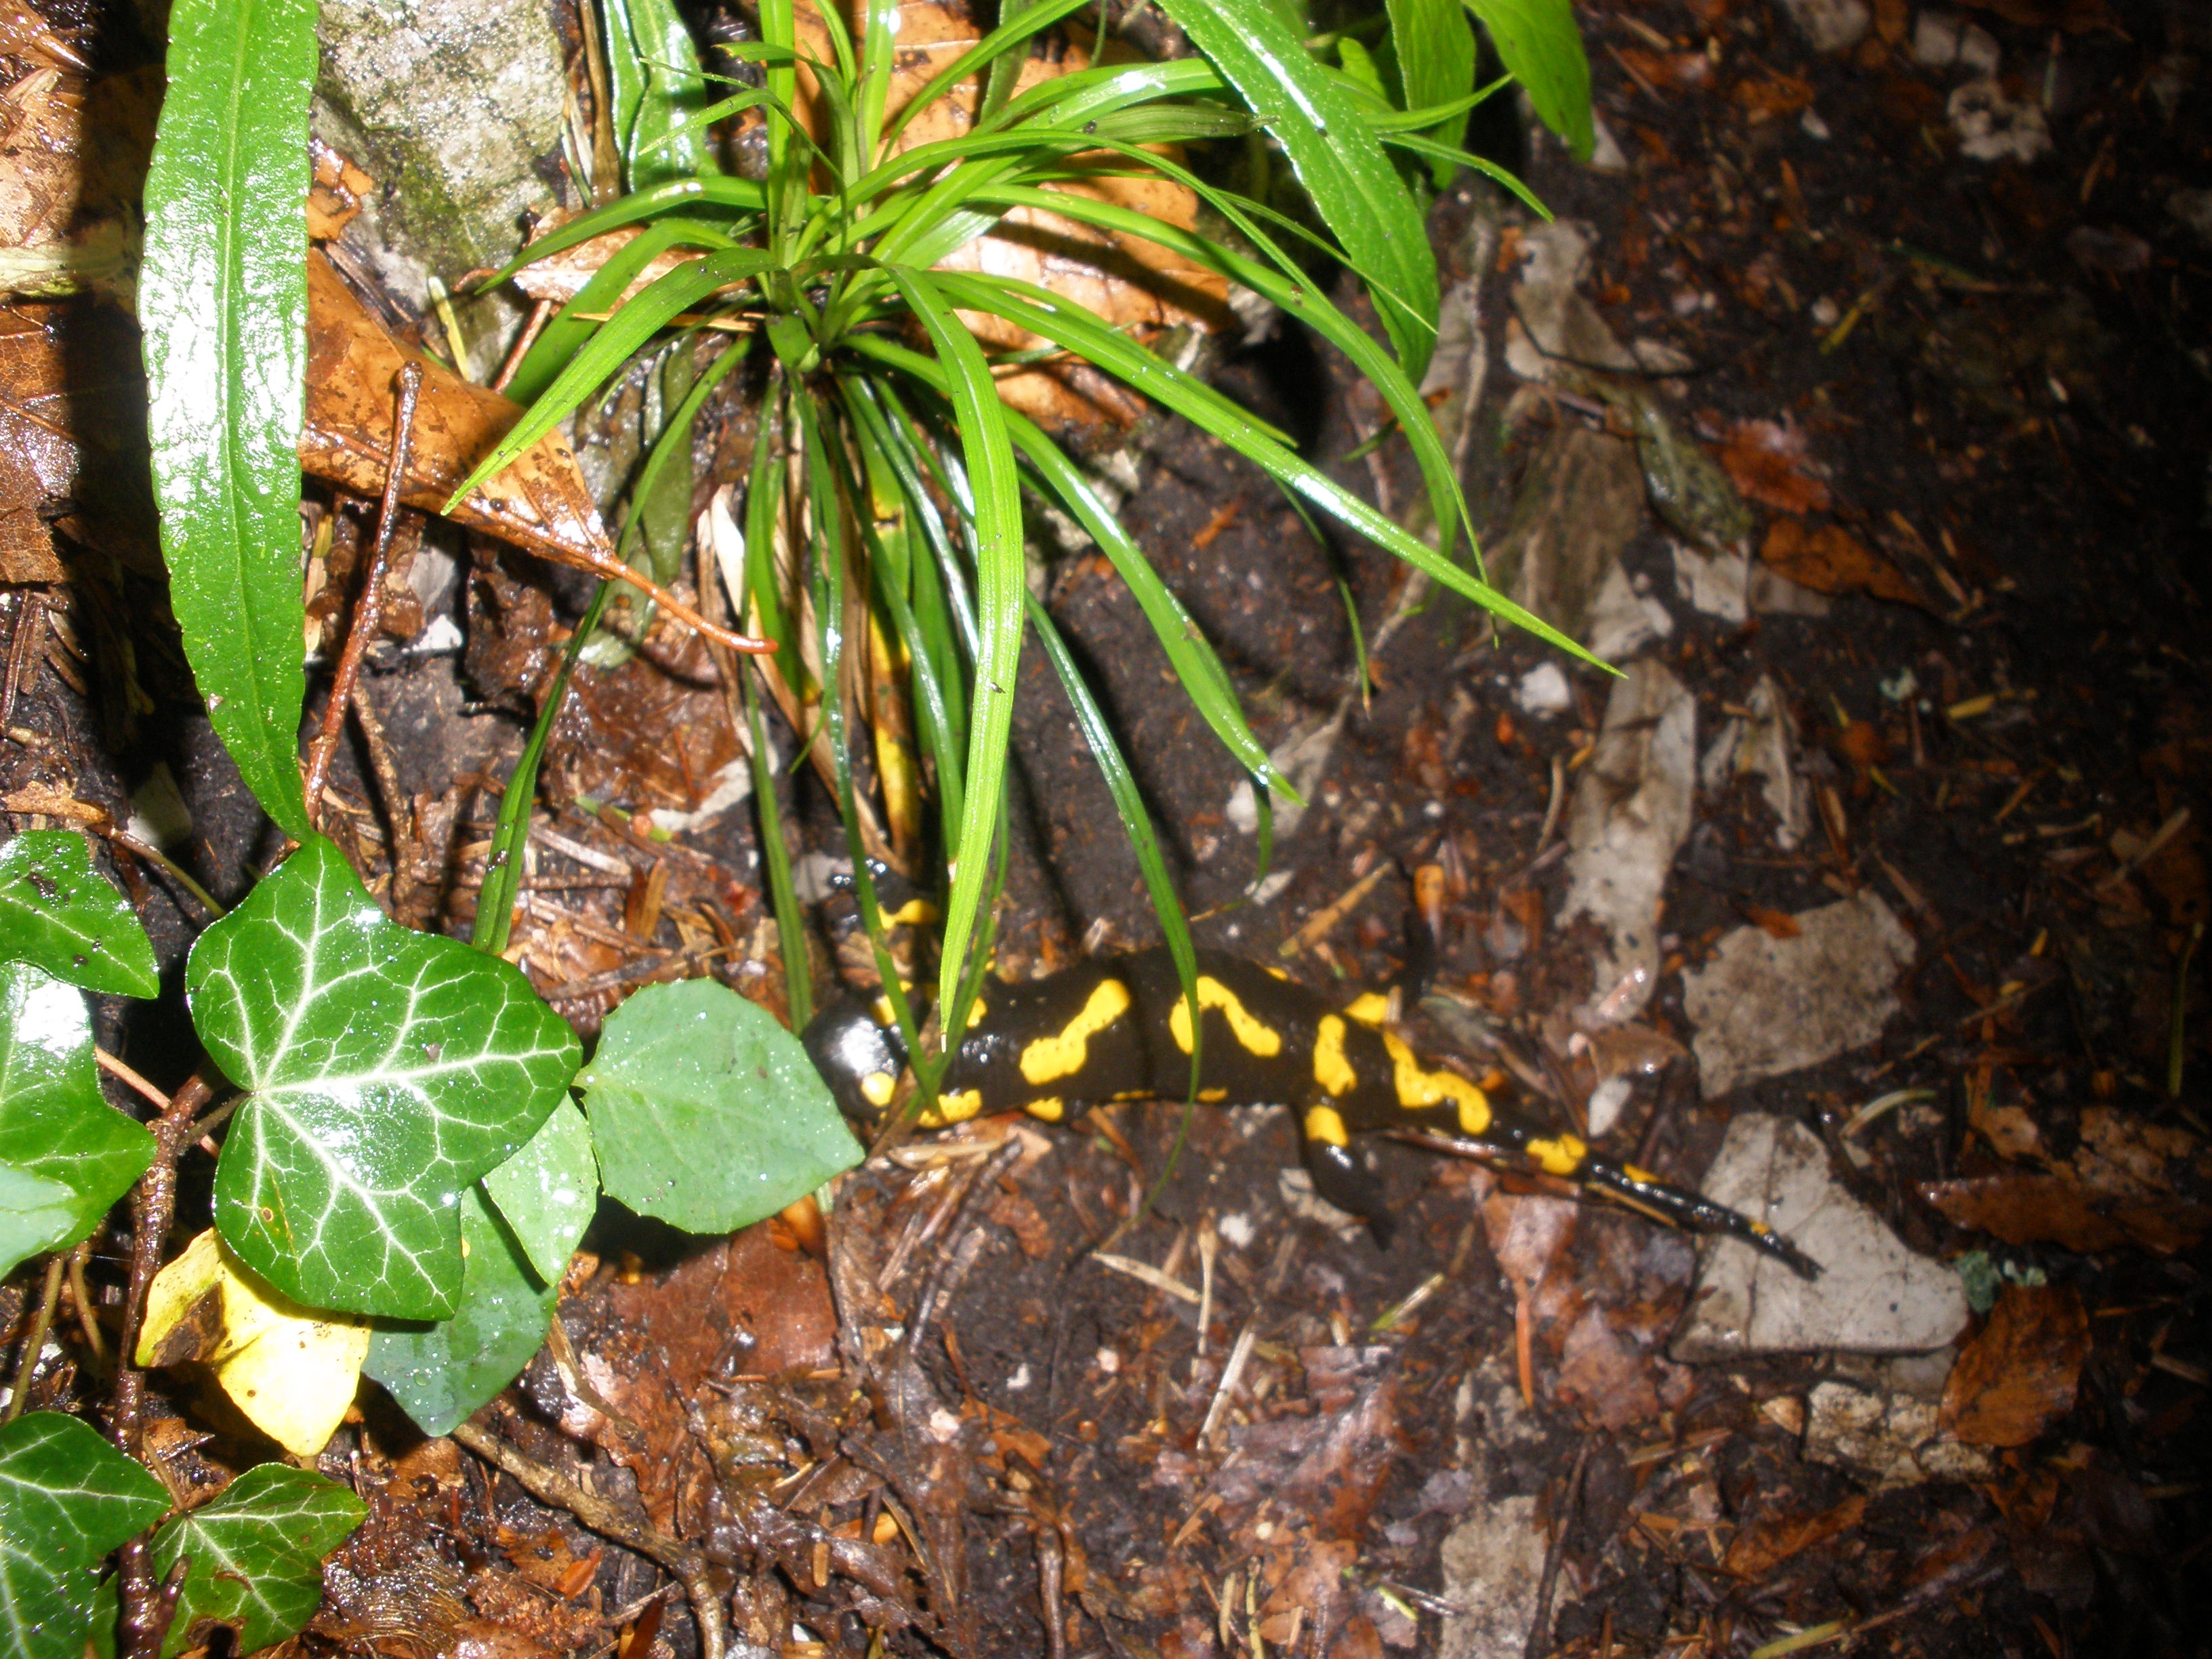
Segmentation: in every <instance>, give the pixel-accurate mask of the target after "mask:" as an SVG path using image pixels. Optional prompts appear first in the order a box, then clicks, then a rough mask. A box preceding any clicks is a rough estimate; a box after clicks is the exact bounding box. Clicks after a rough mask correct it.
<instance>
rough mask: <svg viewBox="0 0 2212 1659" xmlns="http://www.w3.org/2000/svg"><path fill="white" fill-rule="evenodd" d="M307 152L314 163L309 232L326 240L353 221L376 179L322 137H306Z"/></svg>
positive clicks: (308, 220)
mask: <svg viewBox="0 0 2212 1659" xmlns="http://www.w3.org/2000/svg"><path fill="white" fill-rule="evenodd" d="M307 152H308V154H309V155H310V156H312V157H313V166H314V171H313V175H312V178H311V182H310V183H309V185H308V187H307V235H308V236H309V238H310V239H311V240H314V241H318V242H327V241H330V240H333V239H334V238H336V237H337V236H338V235H340V234H343V231H344V230H345V228H346V227H347V226H348V225H349V224H351V223H352V222H353V221H354V216H355V215H356V214H358V213H359V212H360V211H361V204H362V201H363V199H364V198H365V197H367V196H368V192H369V191H372V190H374V189H375V188H376V180H375V179H372V178H370V177H369V176H368V173H364V172H362V169H361V168H359V167H356V166H355V165H354V164H353V162H352V161H350V160H349V159H348V158H347V157H346V156H344V155H341V154H339V153H338V152H337V150H335V149H331V147H330V146H329V145H328V144H326V143H324V142H323V141H322V140H321V139H319V138H310V139H309V140H308V141H307Z"/></svg>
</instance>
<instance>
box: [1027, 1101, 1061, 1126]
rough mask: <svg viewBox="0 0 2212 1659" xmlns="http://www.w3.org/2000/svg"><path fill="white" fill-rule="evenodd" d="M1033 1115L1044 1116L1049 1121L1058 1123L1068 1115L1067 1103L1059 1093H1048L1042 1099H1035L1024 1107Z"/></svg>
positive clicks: (1036, 1116)
mask: <svg viewBox="0 0 2212 1659" xmlns="http://www.w3.org/2000/svg"><path fill="white" fill-rule="evenodd" d="M1023 1110H1024V1111H1025V1112H1027V1113H1028V1114H1029V1115H1030V1116H1031V1117H1035V1118H1042V1119H1043V1120H1044V1121H1046V1122H1047V1123H1057V1122H1059V1121H1060V1119H1062V1118H1063V1117H1066V1115H1067V1103H1066V1101H1064V1100H1062V1099H1061V1098H1060V1097H1059V1096H1058V1095H1047V1096H1046V1097H1044V1098H1043V1099H1042V1100H1033V1101H1031V1102H1030V1103H1029V1104H1028V1105H1027V1106H1024V1108H1023Z"/></svg>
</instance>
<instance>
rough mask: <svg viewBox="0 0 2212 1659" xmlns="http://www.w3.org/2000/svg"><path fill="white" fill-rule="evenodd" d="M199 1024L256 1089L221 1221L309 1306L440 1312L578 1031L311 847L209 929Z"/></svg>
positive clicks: (204, 939) (245, 1083) (522, 984)
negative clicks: (384, 904) (481, 1181)
mask: <svg viewBox="0 0 2212 1659" xmlns="http://www.w3.org/2000/svg"><path fill="white" fill-rule="evenodd" d="M185 987H186V989H187V991H188V992H189V993H190V994H191V1009H192V1019H193V1023H194V1024H195V1025H196V1026H197V1028H198V1030H199V1035H200V1040H201V1041H202V1042H204V1043H205V1044H206V1045H207V1048H208V1052H209V1053H210V1054H212V1055H213V1056H214V1057H215V1059H216V1063H217V1064H219V1065H220V1066H222V1069H223V1071H224V1073H225V1074H226V1075H228V1077H229V1078H230V1079H231V1080H232V1081H233V1082H234V1083H236V1084H238V1085H240V1087H241V1088H243V1089H245V1090H246V1091H248V1094H249V1098H248V1099H247V1100H246V1102H245V1103H244V1104H243V1105H242V1106H241V1107H240V1109H239V1112H238V1115H237V1116H236V1118H235V1119H234V1121H233V1122H232V1125H231V1129H230V1134H229V1137H228V1139H226V1140H225V1141H224V1143H223V1148H222V1163H221V1164H220V1165H219V1166H218V1167H217V1169H216V1185H215V1199H216V1225H217V1226H218V1227H219V1228H220V1229H221V1230H222V1236H223V1237H224V1239H225V1240H226V1241H227V1242H228V1243H229V1245H230V1247H231V1248H232V1249H234V1250H236V1251H237V1252H238V1254H239V1255H240V1258H241V1259H243V1260H244V1261H246V1263H247V1265H249V1266H250V1267H252V1268H253V1269H254V1270H255V1271H256V1272H258V1273H260V1274H262V1275H263V1276H264V1278H266V1279H268V1280H269V1281H270V1283H271V1284H273V1285H276V1287H277V1288H278V1289H279V1290H281V1291H283V1292H284V1293H285V1294H286V1295H287V1296H289V1297H293V1298H294V1299H295V1301H298V1302H301V1303H303V1304H307V1306H309V1307H315V1308H334V1309H338V1310H343V1311H345V1312H348V1313H364V1314H382V1315H386V1316H390V1317H392V1318H398V1319H442V1318H444V1317H445V1316H447V1315H448V1314H450V1313H451V1312H452V1311H453V1305H454V1299H455V1297H457V1296H458V1295H459V1291H460V1286H461V1250H460V1223H459V1194H460V1193H461V1190H462V1189H463V1188H465V1187H467V1186H468V1185H469V1184H470V1183H471V1182H474V1181H476V1180H477V1178H478V1177H479V1176H483V1175H485V1174H486V1173H488V1172H489V1171H490V1170H493V1169H495V1168H496V1167H497V1166H498V1165H499V1164H501V1163H503V1162H505V1161H506V1159H507V1158H509V1157H511V1156H513V1153H514V1152H516V1151H517V1150H518V1149H519V1148H520V1147H521V1146H522V1145H523V1144H524V1143H525V1142H526V1141H527V1140H528V1139H530V1138H531V1136H532V1135H533V1134H535V1133H537V1131H538V1126H539V1125H540V1124H542V1123H544V1121H545V1119H546V1116H547V1115H549V1114H550V1112H551V1111H552V1109H553V1108H554V1107H555V1106H556V1105H557V1104H558V1103H560V1101H561V1098H562V1091H563V1090H564V1089H566V1087H567V1086H568V1080H569V1079H570V1077H571V1076H572V1075H573V1074H574V1071H575V1066H576V1054H577V1049H576V1038H575V1036H574V1033H573V1032H572V1031H570V1030H569V1029H568V1026H567V1024H565V1023H563V1022H562V1020H561V1019H560V1018H558V1017H557V1016H556V1015H555V1014H554V1012H553V1011H552V1010H551V1009H550V1008H548V1007H547V1006H545V1005H544V1003H543V1002H541V1001H540V1000H538V995H537V994H536V993H535V992H533V991H532V989H531V988H530V984H529V981H527V980H526V979H524V978H523V976H522V975H521V974H520V972H519V971H518V970H516V969H514V968H513V967H512V966H510V965H509V964H508V963H504V962H501V961H500V960H499V959H498V958H496V957H488V956H485V955H483V953H482V952H480V951H472V950H471V949H470V948H469V947H468V946H467V945H464V944H462V943H461V942H460V941H459V940H458V939H437V938H434V937H431V936H430V935H428V934H424V933H412V932H410V931H409V930H408V929H406V928H404V927H399V926H398V925H397V924H396V923H393V922H391V921H386V919H385V917H384V915H383V913H382V912H380V910H378V909H377V908H376V906H375V904H374V902H371V901H370V899H369V896H368V893H367V892H365V891H364V890H362V885H361V884H360V882H359V881H358V880H356V878H355V877H354V874H353V872H352V871H350V870H349V869H348V868H347V867H346V865H345V861H344V860H343V859H341V858H340V857H339V856H338V854H337V849H336V848H333V847H332V846H331V844H330V843H329V842H326V841H324V840H322V839H321V838H319V837H316V838H313V839H311V840H310V841H308V842H307V843H306V844H305V845H304V846H302V847H301V849H300V850H299V851H298V852H297V853H295V854H293V855H292V857H291V858H290V859H289V860H287V861H286V862H285V864H284V866H283V868H282V869H280V870H278V871H277V872H276V874H274V875H272V876H270V877H269V878H267V879H266V880H264V881H263V882H262V883H261V884H260V885H259V886H258V887H256V888H255V889H254V890H253V891H252V893H251V894H250V895H248V896H247V897H246V902H244V903H243V904H241V905H240V906H239V907H238V908H237V909H235V910H234V911H232V912H231V913H230V915H228V916H226V917H224V918H223V919H222V921H219V922H217V923H216V924H215V926H214V927H210V928H209V929H208V931H207V932H206V933H203V934H202V935H201V936H200V939H199V942H198V944H197V945H195V946H194V947H193V950H192V955H191V962H190V963H188V964H187V967H186V969H185Z"/></svg>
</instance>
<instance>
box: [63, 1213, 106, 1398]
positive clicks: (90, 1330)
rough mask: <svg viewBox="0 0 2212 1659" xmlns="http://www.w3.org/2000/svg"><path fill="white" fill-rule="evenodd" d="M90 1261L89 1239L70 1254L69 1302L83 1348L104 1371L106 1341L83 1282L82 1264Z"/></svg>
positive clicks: (90, 1242) (88, 1292)
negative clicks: (74, 1309) (89, 1351)
mask: <svg viewBox="0 0 2212 1659" xmlns="http://www.w3.org/2000/svg"><path fill="white" fill-rule="evenodd" d="M91 1259H92V1241H91V1240H90V1239H89V1238H88V1239H86V1240H85V1241H84V1242H83V1243H80V1244H79V1245H78V1246H77V1247H76V1249H73V1250H71V1251H70V1254H69V1287H70V1301H71V1302H74V1303H75V1304H76V1322H77V1328H79V1329H80V1330H82V1332H83V1333H84V1343H85V1346H87V1347H88V1348H90V1349H91V1350H92V1363H93V1364H95V1365H97V1366H99V1367H100V1369H101V1370H106V1367H107V1340H106V1338H105V1337H103V1336H101V1335H100V1321H99V1320H98V1319H97V1318H95V1317H94V1316H93V1310H92V1294H91V1291H90V1290H89V1289H88V1287H87V1285H85V1282H84V1264H85V1263H86V1262H87V1261H90V1260H91Z"/></svg>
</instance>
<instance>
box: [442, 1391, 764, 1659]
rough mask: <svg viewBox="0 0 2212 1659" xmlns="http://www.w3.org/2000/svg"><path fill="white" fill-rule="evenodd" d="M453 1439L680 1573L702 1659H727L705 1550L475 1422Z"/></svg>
mask: <svg viewBox="0 0 2212 1659" xmlns="http://www.w3.org/2000/svg"><path fill="white" fill-rule="evenodd" d="M453 1439H454V1440H455V1441H456V1442H458V1443H459V1444H461V1445H463V1446H465V1447H466V1448H468V1449H469V1450H471V1451H472V1452H474V1453H475V1454H476V1455H477V1456H478V1457H481V1458H482V1459H483V1461H484V1462H487V1463H489V1464H491V1465H493V1466H494V1467H495V1468H497V1469H499V1471H500V1472H501V1474H506V1475H507V1476H509V1477H510V1478H511V1479H512V1480H513V1481H514V1482H515V1484H516V1485H518V1486H520V1487H521V1488H522V1489H523V1490H524V1491H525V1492H528V1493H529V1494H530V1495H531V1496H532V1498H536V1499H537V1500H538V1502H539V1503H541V1504H552V1505H553V1506H554V1507H556V1508H557V1509H562V1510H567V1511H568V1513H569V1514H570V1515H573V1516H575V1517H576V1519H577V1520H579V1521H580V1522H583V1524H584V1525H586V1527H589V1528H591V1529H592V1531H593V1532H595V1533H598V1534H599V1535H600V1536H602V1537H604V1538H610V1539H612V1540H613V1541H615V1542H616V1543H617V1544H620V1545H621V1546H622V1547H623V1548H624V1549H627V1550H634V1551H635V1552H636V1553H638V1554H640V1555H642V1556H644V1557H646V1558H647V1559H648V1560H652V1561H657V1562H659V1564H660V1565H662V1566H664V1567H665V1568H667V1569H668V1571H671V1572H672V1573H674V1574H675V1575H676V1577H678V1579H679V1580H681V1581H682V1583H683V1585H684V1594H685V1595H688V1596H690V1600H691V1616H692V1617H693V1618H694V1619H696V1620H697V1621H698V1624H699V1650H700V1652H701V1654H702V1659H723V1653H724V1647H723V1636H722V1598H721V1592H720V1591H719V1590H718V1589H716V1588H715V1586H714V1582H713V1578H712V1576H711V1571H710V1568H709V1565H708V1560H707V1558H706V1557H705V1556H704V1555H702V1553H700V1552H699V1551H697V1550H696V1549H694V1548H693V1547H691V1546H690V1545H689V1544H685V1543H682V1542H680V1541H678V1540H676V1539H673V1538H671V1537H669V1536H668V1535H667V1534H665V1533H661V1532H658V1531H655V1530H654V1529H653V1528H651V1527H647V1526H641V1525H639V1524H638V1523H637V1522H635V1521H633V1520H631V1519H630V1518H629V1516H626V1515H624V1514H623V1512H622V1511H621V1510H618V1509H617V1508H616V1507H615V1506H614V1505H613V1504H610V1503H608V1502H607V1501H606V1499H605V1498H599V1497H596V1496H594V1495H593V1494H592V1493H590V1492H586V1491H585V1490H584V1489H583V1488H582V1487H581V1486H578V1485H577V1484H576V1483H575V1482H574V1481H573V1480H569V1479H568V1476H567V1475H565V1474H562V1473H561V1472H560V1471H559V1470H558V1469H551V1468H546V1467H545V1465H544V1464H543V1463H540V1462H536V1461H535V1460H534V1459H532V1458H530V1457H527V1456H526V1455H523V1453H522V1452H521V1451H520V1450H519V1449H516V1448H515V1447H513V1446H511V1445H509V1444H508V1443H507V1442H506V1441H504V1440H502V1439H501V1438H500V1437H498V1436H497V1435H495V1434H492V1433H490V1432H489V1431H486V1430H483V1429H481V1428H478V1427H477V1425H475V1424H474V1423H464V1424H462V1425H460V1426H459V1428H457V1429H455V1430H454V1431H453Z"/></svg>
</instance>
